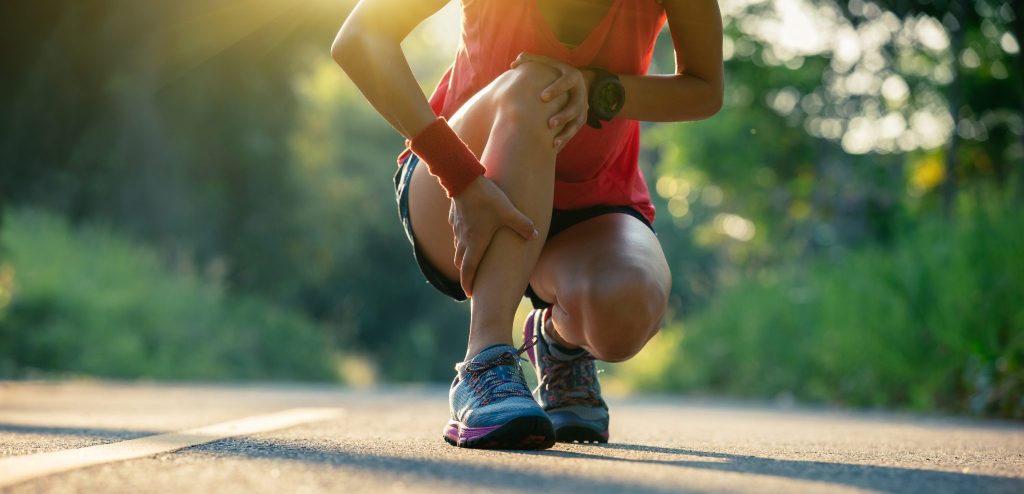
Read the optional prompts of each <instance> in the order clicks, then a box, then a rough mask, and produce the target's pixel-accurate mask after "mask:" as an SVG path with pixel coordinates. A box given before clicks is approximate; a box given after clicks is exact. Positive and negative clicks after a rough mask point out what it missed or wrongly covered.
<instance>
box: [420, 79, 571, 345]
mask: <svg viewBox="0 0 1024 494" xmlns="http://www.w3.org/2000/svg"><path fill="white" fill-rule="evenodd" d="M557 76H558V74H557V72H555V71H554V70H553V69H551V68H548V67H546V66H544V65H540V64H532V63H529V64H525V65H522V66H519V67H517V68H516V69H513V70H510V71H508V72H506V73H505V74H503V75H501V76H499V77H498V78H497V79H495V81H494V82H492V83H491V84H490V85H488V86H487V87H486V88H484V89H483V90H481V91H480V93H478V94H477V95H476V96H474V97H473V98H472V99H471V100H470V101H469V102H467V103H466V104H465V105H464V106H463V107H462V109H460V111H459V112H458V113H456V115H454V116H453V118H452V122H451V123H452V127H453V128H454V129H455V131H456V133H458V134H459V136H460V137H462V138H463V140H465V141H466V143H467V144H469V146H470V148H472V149H473V151H474V152H476V153H477V154H478V155H479V156H481V162H482V163H483V164H484V166H485V167H486V168H487V172H486V174H487V177H488V178H490V179H491V180H493V181H494V182H495V183H496V184H497V185H498V186H499V187H501V189H502V190H503V191H504V192H505V194H506V195H508V197H509V199H510V200H511V201H512V203H513V204H515V205H516V207H517V208H519V210H520V211H522V212H523V213H524V214H525V215H527V216H528V217H530V219H532V220H533V222H534V225H535V226H536V227H537V231H538V232H539V233H540V235H539V236H538V237H537V238H535V239H533V240H530V241H526V240H523V239H522V238H521V237H519V236H518V235H516V234H515V233H514V232H512V231H510V230H507V229H501V230H499V231H498V232H497V233H496V234H495V236H494V238H493V240H492V241H491V244H490V246H489V247H488V249H487V252H486V253H485V254H484V256H483V259H482V261H481V262H480V266H479V267H478V269H477V274H476V281H475V283H474V286H473V300H472V316H471V320H470V333H469V344H468V348H467V357H472V356H473V355H475V354H476V353H477V352H479V351H480V350H482V349H484V348H486V347H488V346H490V345H494V344H498V343H507V344H511V343H512V319H513V317H514V315H515V310H516V307H517V306H518V305H519V301H520V300H521V299H522V296H523V291H524V290H525V289H526V284H527V282H528V281H529V277H530V274H531V273H532V272H533V268H534V265H535V264H536V262H537V258H538V256H539V255H540V251H541V249H542V248H543V246H544V240H545V238H546V236H547V231H548V227H549V225H550V221H551V205H552V201H553V193H554V171H555V149H554V148H553V146H552V140H553V139H554V136H555V135H556V133H557V131H558V130H559V129H550V128H548V126H547V121H548V118H549V117H550V116H551V115H553V114H555V113H556V112H557V111H558V110H559V109H561V108H562V106H563V105H564V104H565V102H566V98H567V97H566V96H563V97H561V98H558V99H555V100H554V101H551V102H547V103H545V102H543V101H541V99H540V93H541V90H543V89H544V88H545V87H546V86H547V85H548V84H550V83H551V82H552V81H554V80H555V79H556V78H557ZM409 199H410V215H411V221H412V225H413V230H414V233H415V235H416V238H417V240H418V242H419V243H420V248H421V249H422V250H423V252H424V253H425V254H426V257H427V260H429V261H430V263H431V264H433V265H434V266H435V267H436V268H438V269H439V270H440V271H441V272H442V274H444V275H445V276H446V277H448V278H449V279H451V280H458V279H459V273H458V270H457V269H456V267H455V264H454V257H455V252H454V245H453V237H452V230H451V226H450V225H449V224H448V220H447V218H448V210H449V206H450V202H449V200H448V199H447V198H446V197H445V196H444V191H443V190H442V189H441V188H440V186H439V185H438V184H437V181H436V180H435V179H434V178H433V177H431V176H430V175H429V174H428V173H427V171H426V168H425V167H417V169H416V171H415V172H414V173H413V178H412V185H411V187H410V197H409Z"/></svg>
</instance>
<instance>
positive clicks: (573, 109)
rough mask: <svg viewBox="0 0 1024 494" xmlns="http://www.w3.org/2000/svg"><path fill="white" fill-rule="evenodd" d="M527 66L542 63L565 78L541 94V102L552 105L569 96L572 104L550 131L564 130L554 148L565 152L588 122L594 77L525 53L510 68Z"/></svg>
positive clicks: (550, 122) (551, 120) (558, 115)
mask: <svg viewBox="0 0 1024 494" xmlns="http://www.w3.org/2000/svg"><path fill="white" fill-rule="evenodd" d="M526 62H536V63H542V64H544V65H547V66H548V67H551V68H553V69H555V70H557V71H558V72H560V73H561V74H562V75H561V76H560V77H559V78H558V79H556V80H555V82H552V83H551V84H550V85H549V86H548V87H546V88H544V90H543V91H541V93H540V98H541V100H543V101H551V100H552V99H555V98H557V97H558V96H561V95H562V94H565V93H569V101H568V103H566V104H565V106H564V107H562V109H561V110H559V111H558V113H556V114H554V115H552V116H551V118H549V119H548V127H550V128H552V129H555V128H558V127H559V126H563V127H562V130H561V132H559V133H558V135H556V136H555V140H554V147H555V148H557V149H558V150H559V151H561V150H562V148H563V147H565V144H566V143H568V142H569V139H572V137H573V136H574V135H576V132H577V131H579V130H580V129H581V128H582V127H583V124H585V123H586V122H587V111H588V110H589V103H588V100H589V97H588V90H589V85H590V79H591V78H592V77H593V74H589V73H586V72H589V71H583V70H580V69H577V68H576V67H573V66H571V65H568V64H564V63H562V62H559V61H558V60H554V59H551V58H548V57H545V56H542V55H534V54H532V53H525V52H523V53H520V54H519V56H518V57H517V58H516V59H515V61H513V62H512V65H511V67H510V68H513V69H514V68H516V67H518V66H519V65H521V64H524V63H526Z"/></svg>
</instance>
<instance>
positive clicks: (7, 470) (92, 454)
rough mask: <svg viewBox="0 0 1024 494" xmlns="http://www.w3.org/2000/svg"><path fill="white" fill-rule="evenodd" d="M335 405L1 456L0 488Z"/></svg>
mask: <svg viewBox="0 0 1024 494" xmlns="http://www.w3.org/2000/svg"><path fill="white" fill-rule="evenodd" d="M341 414H342V410H341V409H338V408H293V409H290V410H284V411H281V412H277V413H271V414H267V415H257V416H254V417H246V418H243V419H238V420H232V421H228V422H221V423H219V424H213V425H207V426H203V427H197V428H194V429H186V430H183V431H178V432H169V433H167V434H158V435H155V436H146V437H140V438H138V439H131V440H128V441H121V442H116V443H110V444H100V445H97V446H89V447H86V448H79V449H70V450H64V451H51V452H49V453H36V454H31V455H23V456H13V457H10V458H0V487H6V486H9V485H13V484H17V483H19V482H24V481H26V480H31V479H35V478H39V477H45V476H47V475H53V474H55V473H59V472H66V471H68V470H76V469H79V468H85V467H91V466H95V465H101V464H104V463H113V462H117V461H124V460H132V459H136V458H143V457H146V456H152V455H155V454H159V453H167V452H169V451H175V450H178V449H182V448H187V447H190V446H197V445H199V444H205V443H208V442H213V441H216V440H219V439H224V438H228V437H234V436H243V435H248V434H257V433H260V432H269V431H273V430H277V429H284V428H287V427H293V426H296V425H301V424H306V423H309V422H319V421H323V420H330V419H334V418H338V417H340V416H341Z"/></svg>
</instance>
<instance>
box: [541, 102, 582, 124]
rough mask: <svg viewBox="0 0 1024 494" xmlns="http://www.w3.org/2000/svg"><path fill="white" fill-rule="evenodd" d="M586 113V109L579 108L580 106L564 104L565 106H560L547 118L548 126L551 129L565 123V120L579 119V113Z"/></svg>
mask: <svg viewBox="0 0 1024 494" xmlns="http://www.w3.org/2000/svg"><path fill="white" fill-rule="evenodd" d="M586 114H587V111H586V109H584V108H581V107H580V106H573V105H566V107H565V108H562V109H561V110H559V112H558V113H556V114H554V115H552V116H551V118H550V119H548V126H549V127H551V128H552V129H557V128H558V127H561V126H563V125H565V124H566V122H571V121H573V120H579V119H580V115H586Z"/></svg>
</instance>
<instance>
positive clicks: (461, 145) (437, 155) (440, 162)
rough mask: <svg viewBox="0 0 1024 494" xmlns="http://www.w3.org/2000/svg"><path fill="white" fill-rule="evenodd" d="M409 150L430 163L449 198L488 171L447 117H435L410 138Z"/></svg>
mask: <svg viewBox="0 0 1024 494" xmlns="http://www.w3.org/2000/svg"><path fill="white" fill-rule="evenodd" d="M409 149H412V152H414V153H416V156H419V157H420V159H421V160H423V162H424V163H426V164H427V170H428V171H429V172H430V174H431V175H433V176H435V177H437V180H438V182H441V187H444V190H445V192H447V193H448V198H449V199H450V198H452V197H455V196H457V195H459V194H460V193H461V192H462V191H463V190H465V189H466V187H469V184H471V183H473V181H474V180H476V177H479V176H480V175H483V174H484V165H481V164H480V160H479V159H477V157H476V155H474V154H473V151H471V150H470V149H469V146H467V145H466V143H465V142H462V139H460V138H459V136H458V134H456V133H455V131H454V130H452V128H451V127H450V126H448V121H447V120H445V119H444V117H440V118H438V119H437V120H434V122H433V123H431V124H430V125H428V126H427V128H425V129H423V130H422V131H420V133H419V134H416V136H415V137H413V138H412V140H411V141H409Z"/></svg>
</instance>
